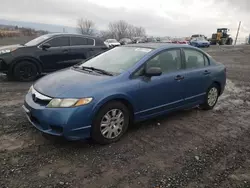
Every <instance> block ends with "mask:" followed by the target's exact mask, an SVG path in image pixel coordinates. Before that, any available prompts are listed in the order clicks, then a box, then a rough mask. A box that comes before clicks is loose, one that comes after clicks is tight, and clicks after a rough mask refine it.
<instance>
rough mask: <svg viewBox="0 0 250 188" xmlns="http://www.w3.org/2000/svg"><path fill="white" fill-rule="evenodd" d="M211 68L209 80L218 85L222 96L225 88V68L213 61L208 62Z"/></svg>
mask: <svg viewBox="0 0 250 188" xmlns="http://www.w3.org/2000/svg"><path fill="white" fill-rule="evenodd" d="M210 64H211V65H210V66H211V68H210V69H211V73H212V74H211V79H212V82H216V83H219V85H220V87H221V92H220V94H222V93H223V92H224V89H225V86H226V67H225V65H223V64H222V63H218V62H215V61H214V60H213V59H211V60H210Z"/></svg>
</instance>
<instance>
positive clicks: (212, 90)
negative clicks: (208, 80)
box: [200, 84, 219, 110]
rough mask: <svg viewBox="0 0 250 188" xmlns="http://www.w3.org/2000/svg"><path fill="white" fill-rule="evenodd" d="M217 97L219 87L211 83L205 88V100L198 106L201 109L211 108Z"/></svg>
mask: <svg viewBox="0 0 250 188" xmlns="http://www.w3.org/2000/svg"><path fill="white" fill-rule="evenodd" d="M218 97H219V87H218V85H217V84H213V85H212V86H210V87H209V89H208V90H207V93H206V96H205V102H204V103H203V104H201V105H200V108H201V109H203V110H211V109H213V108H214V106H215V105H216V103H217V101H218Z"/></svg>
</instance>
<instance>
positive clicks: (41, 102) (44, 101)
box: [32, 97, 50, 106]
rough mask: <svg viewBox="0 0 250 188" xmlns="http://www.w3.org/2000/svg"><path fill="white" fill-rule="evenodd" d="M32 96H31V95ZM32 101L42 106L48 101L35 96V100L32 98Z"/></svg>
mask: <svg viewBox="0 0 250 188" xmlns="http://www.w3.org/2000/svg"><path fill="white" fill-rule="evenodd" d="M32 98H33V97H32ZM33 101H34V102H35V103H37V104H40V105H42V106H47V105H48V104H49V102H50V101H46V100H41V99H38V98H36V99H35V100H34V99H33Z"/></svg>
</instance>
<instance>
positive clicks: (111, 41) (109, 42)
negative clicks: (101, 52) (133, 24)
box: [104, 39, 121, 48]
mask: <svg viewBox="0 0 250 188" xmlns="http://www.w3.org/2000/svg"><path fill="white" fill-rule="evenodd" d="M104 43H105V44H106V45H107V46H108V47H109V48H113V47H116V46H120V45H121V44H120V43H119V42H118V41H117V40H116V39H107V40H105V42H104Z"/></svg>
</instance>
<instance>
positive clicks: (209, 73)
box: [203, 70, 211, 75]
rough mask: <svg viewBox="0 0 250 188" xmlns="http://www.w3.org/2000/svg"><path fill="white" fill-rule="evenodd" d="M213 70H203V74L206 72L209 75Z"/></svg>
mask: <svg viewBox="0 0 250 188" xmlns="http://www.w3.org/2000/svg"><path fill="white" fill-rule="evenodd" d="M210 73H211V72H209V71H208V70H205V71H204V72H203V74H205V75H208V74H210Z"/></svg>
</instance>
